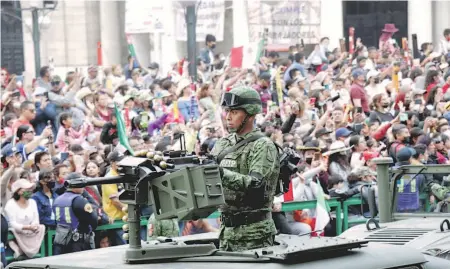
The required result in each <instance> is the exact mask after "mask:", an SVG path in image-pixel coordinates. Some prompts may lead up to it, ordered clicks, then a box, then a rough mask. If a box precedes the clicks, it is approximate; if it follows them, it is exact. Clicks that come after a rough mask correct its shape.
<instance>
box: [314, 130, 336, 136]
mask: <svg viewBox="0 0 450 269" xmlns="http://www.w3.org/2000/svg"><path fill="white" fill-rule="evenodd" d="M332 132H333V131H330V130H328V129H326V128H321V129H319V130H317V132H316V138H319V137H321V136H322V135H326V134H331V133H332Z"/></svg>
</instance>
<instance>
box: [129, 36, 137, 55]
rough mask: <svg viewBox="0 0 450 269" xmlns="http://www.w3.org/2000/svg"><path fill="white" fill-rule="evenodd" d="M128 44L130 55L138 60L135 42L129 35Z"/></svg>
mask: <svg viewBox="0 0 450 269" xmlns="http://www.w3.org/2000/svg"><path fill="white" fill-rule="evenodd" d="M127 43H128V53H129V54H130V55H131V56H132V57H133V58H135V59H136V51H135V49H134V46H133V41H131V36H130V35H129V34H127Z"/></svg>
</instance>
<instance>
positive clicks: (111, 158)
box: [107, 151, 125, 163]
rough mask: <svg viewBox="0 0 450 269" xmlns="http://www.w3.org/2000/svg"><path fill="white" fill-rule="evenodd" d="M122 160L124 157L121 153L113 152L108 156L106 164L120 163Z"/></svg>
mask: <svg viewBox="0 0 450 269" xmlns="http://www.w3.org/2000/svg"><path fill="white" fill-rule="evenodd" d="M123 158H125V155H123V154H122V153H120V152H118V151H113V152H111V153H110V154H108V158H107V159H108V162H110V163H112V162H120V161H121V160H123Z"/></svg>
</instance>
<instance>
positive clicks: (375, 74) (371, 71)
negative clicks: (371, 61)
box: [366, 70, 380, 80]
mask: <svg viewBox="0 0 450 269" xmlns="http://www.w3.org/2000/svg"><path fill="white" fill-rule="evenodd" d="M379 74H380V72H378V71H377V70H370V71H369V72H367V75H366V80H369V79H370V78H373V77H376V76H378V75H379Z"/></svg>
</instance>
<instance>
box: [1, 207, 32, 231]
mask: <svg viewBox="0 0 450 269" xmlns="http://www.w3.org/2000/svg"><path fill="white" fill-rule="evenodd" d="M5 214H6V217H7V218H8V222H9V226H10V227H11V228H13V229H14V230H16V231H22V229H23V226H25V225H38V224H39V213H38V208H37V204H36V201H35V200H33V199H28V206H27V207H26V208H22V207H20V206H19V205H18V204H17V202H16V201H15V200H14V199H9V200H8V202H7V203H6V205H5Z"/></svg>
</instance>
